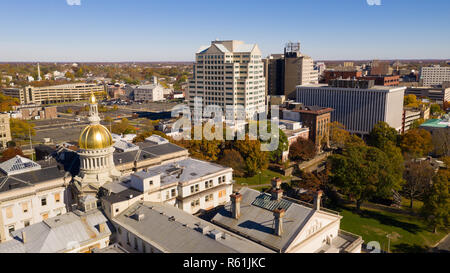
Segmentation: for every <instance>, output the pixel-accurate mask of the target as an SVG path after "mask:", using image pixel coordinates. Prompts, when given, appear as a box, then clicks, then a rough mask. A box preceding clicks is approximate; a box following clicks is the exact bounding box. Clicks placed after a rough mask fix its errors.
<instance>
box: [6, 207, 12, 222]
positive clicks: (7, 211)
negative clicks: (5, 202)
mask: <svg viewBox="0 0 450 273" xmlns="http://www.w3.org/2000/svg"><path fill="white" fill-rule="evenodd" d="M12 208H13V207H12V206H11V207H7V208H6V218H8V219H11V218H13V210H12Z"/></svg>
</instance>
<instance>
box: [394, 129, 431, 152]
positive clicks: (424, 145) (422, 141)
mask: <svg viewBox="0 0 450 273" xmlns="http://www.w3.org/2000/svg"><path fill="white" fill-rule="evenodd" d="M400 148H401V149H402V152H403V153H405V154H407V155H409V156H412V157H415V158H417V157H421V156H426V155H428V153H430V152H431V150H432V149H433V145H432V139H431V134H430V133H429V132H428V131H426V130H424V129H412V130H409V131H408V132H406V133H405V134H404V135H403V136H402V137H401V141H400Z"/></svg>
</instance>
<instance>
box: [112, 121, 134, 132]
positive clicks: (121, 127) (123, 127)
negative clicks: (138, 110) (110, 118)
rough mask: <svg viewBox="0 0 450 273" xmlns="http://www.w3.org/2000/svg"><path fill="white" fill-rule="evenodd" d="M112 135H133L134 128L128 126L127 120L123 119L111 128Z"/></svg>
mask: <svg viewBox="0 0 450 273" xmlns="http://www.w3.org/2000/svg"><path fill="white" fill-rule="evenodd" d="M111 130H112V132H113V133H114V134H119V135H121V134H124V135H125V134H134V133H136V128H135V127H134V126H133V125H131V124H130V122H129V120H128V119H127V118H123V119H122V120H121V121H120V122H117V123H114V124H113V125H112V127H111Z"/></svg>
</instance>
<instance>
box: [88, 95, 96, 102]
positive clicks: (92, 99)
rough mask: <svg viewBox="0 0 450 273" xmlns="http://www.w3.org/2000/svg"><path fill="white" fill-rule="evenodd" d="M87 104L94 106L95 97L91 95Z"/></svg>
mask: <svg viewBox="0 0 450 273" xmlns="http://www.w3.org/2000/svg"><path fill="white" fill-rule="evenodd" d="M89 103H90V104H95V96H94V94H91V97H90V98H89Z"/></svg>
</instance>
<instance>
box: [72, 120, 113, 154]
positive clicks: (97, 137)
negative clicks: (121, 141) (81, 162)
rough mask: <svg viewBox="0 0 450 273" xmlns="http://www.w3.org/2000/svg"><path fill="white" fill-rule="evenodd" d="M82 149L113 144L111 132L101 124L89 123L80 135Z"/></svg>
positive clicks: (100, 147) (99, 147) (102, 147)
mask: <svg viewBox="0 0 450 273" xmlns="http://www.w3.org/2000/svg"><path fill="white" fill-rule="evenodd" d="M78 144H79V145H80V148H81V149H104V148H108V147H110V146H112V145H113V140H112V136H111V133H110V132H109V131H108V129H106V127H105V126H103V125H100V124H94V125H89V126H87V127H86V128H84V130H83V132H82V133H81V135H80V140H79V143H78Z"/></svg>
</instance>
